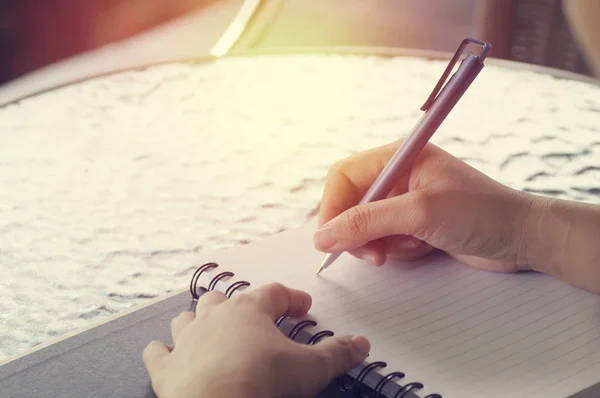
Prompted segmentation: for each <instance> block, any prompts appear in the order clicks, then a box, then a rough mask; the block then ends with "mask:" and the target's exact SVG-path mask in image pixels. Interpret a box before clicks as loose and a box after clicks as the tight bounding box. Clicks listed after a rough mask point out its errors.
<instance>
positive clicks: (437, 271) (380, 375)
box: [0, 223, 600, 398]
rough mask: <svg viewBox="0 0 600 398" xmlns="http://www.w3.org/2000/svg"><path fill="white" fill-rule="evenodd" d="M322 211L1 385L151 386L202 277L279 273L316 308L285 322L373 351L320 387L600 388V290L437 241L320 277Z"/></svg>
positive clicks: (249, 282)
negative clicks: (427, 249) (402, 257)
mask: <svg viewBox="0 0 600 398" xmlns="http://www.w3.org/2000/svg"><path fill="white" fill-rule="evenodd" d="M315 227H316V226H315V224H314V223H309V224H308V225H306V226H304V227H301V228H298V229H295V230H291V231H287V232H283V233H281V234H279V235H276V236H274V237H271V238H268V239H265V240H263V241H259V242H255V243H252V244H249V245H246V246H241V247H237V248H234V249H230V250H225V251H220V252H216V253H212V254H204V255H201V256H200V257H199V258H198V271H197V272H196V273H194V274H193V275H190V286H189V287H186V288H185V289H182V290H181V291H179V292H175V293H173V294H171V295H170V296H169V297H166V298H164V299H161V300H160V301H157V302H154V303H151V304H148V305H146V306H144V307H141V308H136V309H134V310H131V311H130V312H128V313H126V314H121V315H119V316H118V317H115V318H114V319H111V320H109V321H108V322H104V323H102V324H101V325H98V326H96V327H93V328H90V329H89V330H86V331H83V332H81V333H75V334H73V335H72V336H70V337H68V338H64V339H62V340H60V341H58V342H56V343H54V344H49V345H47V346H45V347H40V348H37V349H35V350H34V351H33V352H31V353H28V354H27V355H23V356H21V357H19V358H16V359H14V360H12V361H9V362H8V363H6V364H4V365H3V366H0V396H7V397H34V396H35V397H54V396H61V397H70V396H94V397H109V396H110V397H113V396H118V397H146V396H154V394H153V392H152V390H151V388H150V383H149V379H148V376H147V374H146V371H145V368H144V366H143V363H142V361H141V352H142V350H143V348H144V347H145V345H146V344H147V343H148V342H149V341H150V340H152V339H159V340H162V341H165V342H170V336H169V322H170V320H171V319H172V318H173V317H174V316H175V315H177V314H178V313H179V312H181V311H184V310H188V309H189V308H190V306H192V307H193V305H194V303H195V300H194V299H195V297H198V296H199V295H201V294H203V293H204V292H205V291H207V290H213V289H216V290H220V291H222V292H225V293H227V295H229V296H232V295H235V294H244V292H246V291H248V290H251V289H253V288H256V287H257V286H260V285H263V284H266V283H270V282H280V283H283V284H285V285H288V286H290V287H294V288H299V289H303V290H306V291H307V292H309V293H310V294H311V295H312V297H313V307H312V309H311V312H310V313H309V315H308V316H307V317H305V318H303V319H280V320H279V321H278V322H277V326H278V327H279V328H280V329H281V330H282V333H285V334H286V335H287V336H288V338H292V339H294V340H296V341H298V342H299V343H301V344H312V343H317V344H318V341H320V339H324V338H327V337H328V336H329V335H331V334H333V333H334V334H362V335H365V336H367V337H368V338H369V340H370V341H371V344H372V350H371V354H370V356H369V358H367V359H368V361H366V362H365V363H363V364H362V365H360V366H358V367H357V368H356V369H353V370H351V371H350V372H348V374H347V375H345V376H344V377H341V378H339V379H337V380H334V381H333V382H332V384H331V385H330V386H329V387H328V388H327V389H326V390H325V391H323V392H321V393H320V394H319V397H336V398H337V397H344V396H348V397H355V396H365V397H395V398H398V397H404V398H425V397H429V398H433V397H443V398H453V397H457V398H458V397H461V398H462V397H480V396H485V397H507V396H508V397H573V398H591V397H598V396H600V383H599V382H600V333H599V331H600V311H599V309H600V297H599V296H596V295H592V294H589V293H586V292H584V291H582V290H580V289H576V288H574V287H572V286H569V285H567V284H565V283H563V282H560V281H558V280H556V279H554V278H551V277H548V276H545V275H541V274H537V273H520V274H497V273H489V272H485V271H480V270H475V269H472V268H470V267H467V266H465V265H463V264H460V263H458V262H456V261H454V260H452V259H450V258H449V257H447V256H445V255H443V254H440V253H434V254H432V255H430V256H427V257H426V258H423V259H421V260H418V261H414V262H408V263H401V262H396V261H389V262H388V263H386V264H385V265H384V266H382V267H373V266H369V265H367V264H365V263H364V262H363V261H361V260H358V259H354V258H352V257H351V256H349V255H343V256H341V257H340V258H339V259H338V260H337V261H336V263H334V264H333V265H332V266H331V267H329V268H328V269H327V270H325V271H324V272H322V273H321V274H320V275H319V276H317V275H315V272H316V270H317V268H318V266H319V263H320V261H321V260H322V254H321V253H319V252H317V251H315V250H314V248H313V245H312V234H313V232H314V230H315Z"/></svg>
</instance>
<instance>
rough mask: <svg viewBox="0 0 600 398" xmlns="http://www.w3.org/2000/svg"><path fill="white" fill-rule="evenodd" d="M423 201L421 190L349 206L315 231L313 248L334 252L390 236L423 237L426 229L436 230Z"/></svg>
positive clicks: (354, 247)
mask: <svg viewBox="0 0 600 398" xmlns="http://www.w3.org/2000/svg"><path fill="white" fill-rule="evenodd" d="M424 202H425V200H424V195H423V194H422V192H420V191H414V192H408V193H405V194H403V195H400V196H396V197H393V198H388V199H384V200H380V201H377V202H372V203H368V204H361V205H358V206H354V207H351V208H350V209H348V210H346V211H344V212H343V213H342V214H340V215H339V216H337V217H335V218H334V219H333V220H331V221H329V222H328V223H327V224H326V225H324V226H323V227H321V228H320V229H319V230H318V231H317V232H316V233H315V235H314V244H315V248H316V249H317V250H320V251H323V252H328V253H337V252H342V251H349V250H355V249H357V248H359V247H361V246H364V245H365V244H366V243H367V242H371V241H374V240H377V239H380V238H383V237H386V236H391V235H407V236H414V237H417V238H420V239H424V236H425V235H427V232H428V231H429V230H431V229H435V225H433V224H432V223H431V222H430V221H431V217H430V214H428V213H429V212H428V209H427V208H426V206H425V204H424Z"/></svg>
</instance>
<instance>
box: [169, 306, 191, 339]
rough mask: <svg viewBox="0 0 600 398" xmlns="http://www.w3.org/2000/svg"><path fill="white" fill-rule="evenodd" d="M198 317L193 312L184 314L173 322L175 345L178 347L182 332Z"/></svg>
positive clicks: (172, 331)
mask: <svg viewBox="0 0 600 398" xmlns="http://www.w3.org/2000/svg"><path fill="white" fill-rule="evenodd" d="M195 317H196V314H195V313H193V312H189V311H186V312H182V313H181V314H179V315H177V316H176V317H175V318H173V319H172V320H171V337H172V339H173V343H174V344H175V346H177V341H178V340H179V336H180V335H181V331H182V330H183V329H184V328H185V327H186V326H187V325H189V324H190V322H192V321H193V320H194V318H195Z"/></svg>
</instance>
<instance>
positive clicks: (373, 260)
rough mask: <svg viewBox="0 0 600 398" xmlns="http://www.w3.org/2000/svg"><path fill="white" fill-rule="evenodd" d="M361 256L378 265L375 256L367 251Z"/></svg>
mask: <svg viewBox="0 0 600 398" xmlns="http://www.w3.org/2000/svg"><path fill="white" fill-rule="evenodd" d="M360 258H361V259H363V260H364V261H366V262H368V263H369V264H371V265H377V264H376V263H375V256H374V255H372V254H368V253H365V254H362V255H361V256H360Z"/></svg>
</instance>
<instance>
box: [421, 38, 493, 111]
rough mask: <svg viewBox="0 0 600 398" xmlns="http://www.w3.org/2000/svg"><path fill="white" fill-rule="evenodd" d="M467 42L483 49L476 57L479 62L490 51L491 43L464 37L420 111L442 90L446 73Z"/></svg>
mask: <svg viewBox="0 0 600 398" xmlns="http://www.w3.org/2000/svg"><path fill="white" fill-rule="evenodd" d="M469 44H477V45H479V46H481V47H483V51H482V52H481V54H480V55H479V57H477V60H478V61H479V62H480V63H481V62H483V60H484V59H485V57H486V56H487V54H488V53H489V52H490V50H491V48H492V45H491V44H490V43H486V42H484V41H480V40H475V39H470V38H467V39H464V40H463V41H462V42H461V43H460V45H459V46H458V48H457V49H456V52H455V53H454V55H453V56H452V59H450V63H449V64H448V66H447V67H446V70H445V71H444V73H443V74H442V77H440V80H439V81H438V82H437V84H436V85H435V87H434V88H433V91H432V92H431V94H430V95H429V98H427V101H425V103H424V104H423V106H422V107H421V110H422V111H426V110H427V109H429V107H430V106H431V105H432V104H433V102H434V101H435V99H436V98H437V95H438V93H439V92H440V91H441V90H442V86H443V85H444V83H446V80H447V79H448V75H450V72H452V69H454V65H456V63H457V62H458V59H459V58H460V56H461V55H462V53H463V52H464V49H465V47H467V45H469Z"/></svg>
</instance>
